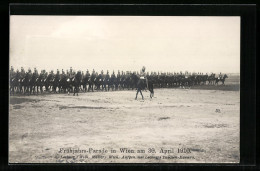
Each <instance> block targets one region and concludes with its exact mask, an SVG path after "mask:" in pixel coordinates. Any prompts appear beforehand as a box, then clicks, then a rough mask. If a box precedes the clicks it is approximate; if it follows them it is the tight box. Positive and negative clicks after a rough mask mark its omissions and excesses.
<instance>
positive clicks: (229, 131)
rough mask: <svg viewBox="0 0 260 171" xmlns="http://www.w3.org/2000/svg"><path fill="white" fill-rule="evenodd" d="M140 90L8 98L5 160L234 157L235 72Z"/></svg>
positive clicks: (236, 131)
mask: <svg viewBox="0 0 260 171" xmlns="http://www.w3.org/2000/svg"><path fill="white" fill-rule="evenodd" d="M143 94H144V97H145V99H144V100H141V97H140V95H139V97H138V99H137V100H135V99H134V98H135V91H131V90H129V91H115V92H111V91H110V92H91V93H89V92H88V93H79V96H72V95H67V94H44V95H38V96H36V95H34V96H11V97H10V105H9V162H10V163H67V162H69V163H109V162H113V163H132V162H138V163H143V162H145V163H238V162H239V159H240V151H239V142H240V137H239V134H240V117H239V116H240V91H239V76H234V75H230V76H229V78H228V79H227V81H226V86H196V87H193V88H191V89H180V88H174V89H173V88H165V89H155V97H154V98H153V99H150V98H149V93H148V91H147V92H143ZM112 148H113V149H112ZM120 148H121V150H122V148H128V149H129V150H130V151H129V153H123V152H122V151H120ZM64 149H70V150H72V151H73V150H78V151H74V152H72V151H69V150H68V151H66V150H64ZM178 149H179V153H178ZM84 150H86V151H85V152H84ZM94 150H97V151H94ZM98 150H99V151H98ZM106 150H107V151H106ZM111 150H115V151H116V152H115V151H114V152H115V153H111ZM131 150H133V151H131ZM138 150H139V151H138ZM167 150H168V151H167ZM166 152H167V153H166ZM181 152H182V153H181ZM138 157H140V158H141V157H143V158H142V159H140V158H138Z"/></svg>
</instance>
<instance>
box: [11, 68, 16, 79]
mask: <svg viewBox="0 0 260 171" xmlns="http://www.w3.org/2000/svg"><path fill="white" fill-rule="evenodd" d="M14 77H15V71H14V68H13V66H11V70H10V78H11V79H13V78H14Z"/></svg>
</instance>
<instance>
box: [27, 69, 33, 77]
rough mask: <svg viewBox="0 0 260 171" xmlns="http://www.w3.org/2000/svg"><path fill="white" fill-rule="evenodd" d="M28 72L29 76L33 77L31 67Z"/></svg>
mask: <svg viewBox="0 0 260 171" xmlns="http://www.w3.org/2000/svg"><path fill="white" fill-rule="evenodd" d="M27 73H28V78H29V79H31V78H32V71H31V69H30V68H29V69H28V72H27Z"/></svg>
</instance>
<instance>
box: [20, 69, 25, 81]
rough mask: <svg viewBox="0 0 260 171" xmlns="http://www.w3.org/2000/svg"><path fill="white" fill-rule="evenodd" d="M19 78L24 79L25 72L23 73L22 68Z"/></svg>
mask: <svg viewBox="0 0 260 171" xmlns="http://www.w3.org/2000/svg"><path fill="white" fill-rule="evenodd" d="M20 77H21V79H23V78H24V77H25V71H24V69H23V67H21V74H20Z"/></svg>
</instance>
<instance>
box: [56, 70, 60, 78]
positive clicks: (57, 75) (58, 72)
mask: <svg viewBox="0 0 260 171" xmlns="http://www.w3.org/2000/svg"><path fill="white" fill-rule="evenodd" d="M55 79H57V80H60V71H59V69H57V72H56V75H55Z"/></svg>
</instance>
